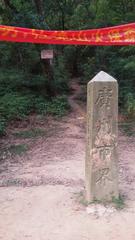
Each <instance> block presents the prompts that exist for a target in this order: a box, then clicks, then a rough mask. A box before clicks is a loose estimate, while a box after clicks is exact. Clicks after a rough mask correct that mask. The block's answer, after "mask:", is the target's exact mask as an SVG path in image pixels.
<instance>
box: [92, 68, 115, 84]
mask: <svg viewBox="0 0 135 240" xmlns="http://www.w3.org/2000/svg"><path fill="white" fill-rule="evenodd" d="M91 82H117V80H116V79H115V78H113V77H112V76H111V75H109V74H108V73H106V72H104V71H100V72H99V73H98V74H97V75H96V76H95V77H94V78H93V79H92V80H91V81H90V82H89V83H91Z"/></svg>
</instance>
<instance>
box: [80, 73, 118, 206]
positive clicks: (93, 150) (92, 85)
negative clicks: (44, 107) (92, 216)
mask: <svg viewBox="0 0 135 240" xmlns="http://www.w3.org/2000/svg"><path fill="white" fill-rule="evenodd" d="M87 91H88V92H87V146H86V163H85V168H86V169H85V173H86V199H87V201H88V202H91V201H94V200H101V201H102V200H105V201H109V200H112V197H116V198H117V197H118V195H119V194H118V173H117V161H118V156H117V128H118V123H117V122H118V84H117V81H116V80H115V79H114V78H113V77H111V76H110V75H108V74H107V73H105V72H103V71H101V72H99V73H98V74H97V75H96V76H95V77H94V78H93V79H92V80H91V81H90V82H89V83H88V89H87Z"/></svg>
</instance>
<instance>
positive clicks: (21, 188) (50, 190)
mask: <svg viewBox="0 0 135 240" xmlns="http://www.w3.org/2000/svg"><path fill="white" fill-rule="evenodd" d="M72 88H73V89H74V90H75V91H74V92H73V94H72V95H71V96H70V97H69V103H70V104H71V106H72V111H71V112H70V113H69V114H68V116H65V117H63V118H62V119H60V120H59V119H57V120H56V119H52V118H48V119H40V121H39V119H38V116H31V119H30V124H32V126H33V127H37V126H38V127H39V128H41V129H44V130H45V133H46V134H45V135H43V136H40V137H38V138H36V139H23V138H20V139H19V138H16V137H15V135H13V133H14V132H15V131H19V130H24V129H26V128H27V127H28V126H25V124H26V125H28V123H24V124H23V126H22V125H21V126H20V125H19V124H18V126H17V125H16V126H13V127H11V128H10V129H9V130H8V131H9V133H8V137H5V138H3V139H1V143H0V146H1V147H3V146H5V144H6V145H7V146H9V145H11V144H12V145H13V144H18V143H19V144H24V143H25V144H27V145H28V146H29V149H28V151H27V152H26V153H25V154H23V155H16V156H14V157H13V156H10V157H9V156H8V157H3V160H1V163H0V186H1V188H0V240H24V239H28V240H63V239H64V240H97V239H101V240H127V239H128V240H134V239H135V136H134V135H133V134H129V135H127V134H126V132H124V131H122V130H120V131H119V189H120V193H121V195H122V196H123V198H124V201H125V204H126V206H125V207H124V209H122V210H113V211H110V212H109V213H108V214H105V212H104V211H100V213H101V214H99V215H96V214H92V213H91V212H90V211H89V209H88V207H87V206H85V202H83V200H82V198H81V196H82V192H83V190H84V159H85V125H86V122H85V121H86V119H85V116H86V113H85V106H83V105H81V104H80V103H78V102H77V100H76V98H77V96H78V95H79V94H80V88H79V87H78V85H76V84H75V83H73V84H72ZM80 199H81V200H80ZM100 210H102V208H101V209H100Z"/></svg>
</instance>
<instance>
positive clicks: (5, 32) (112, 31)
mask: <svg viewBox="0 0 135 240" xmlns="http://www.w3.org/2000/svg"><path fill="white" fill-rule="evenodd" d="M0 41H8V42H27V43H42V44H73V45H135V23H131V24H125V25H120V26H116V27H108V28H101V29H92V30H80V31H45V30H36V29H28V28H19V27H11V26H4V25H0Z"/></svg>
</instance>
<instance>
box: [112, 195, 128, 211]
mask: <svg viewBox="0 0 135 240" xmlns="http://www.w3.org/2000/svg"><path fill="white" fill-rule="evenodd" d="M112 203H113V204H114V207H115V208H116V209H118V210H122V209H123V208H124V207H125V203H124V199H123V197H122V196H119V197H118V198H115V197H113V198H112Z"/></svg>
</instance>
